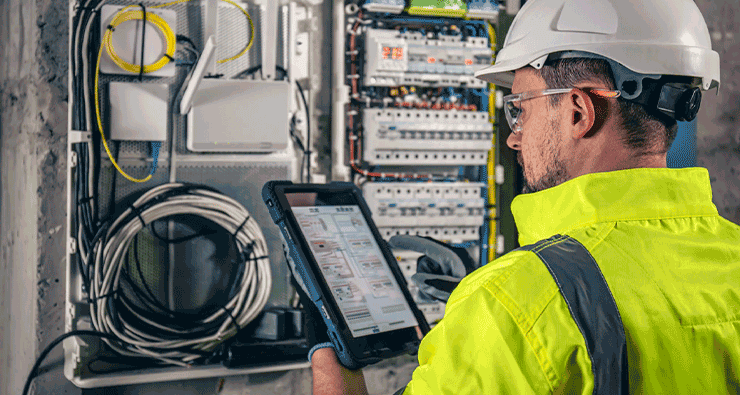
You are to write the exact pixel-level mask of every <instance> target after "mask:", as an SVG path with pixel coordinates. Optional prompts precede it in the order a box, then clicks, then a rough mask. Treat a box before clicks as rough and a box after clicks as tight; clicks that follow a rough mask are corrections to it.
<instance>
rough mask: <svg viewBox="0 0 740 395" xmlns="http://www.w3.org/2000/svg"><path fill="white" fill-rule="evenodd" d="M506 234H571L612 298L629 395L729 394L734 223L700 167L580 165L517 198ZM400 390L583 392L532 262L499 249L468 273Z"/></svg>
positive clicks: (572, 333) (573, 350) (738, 303)
mask: <svg viewBox="0 0 740 395" xmlns="http://www.w3.org/2000/svg"><path fill="white" fill-rule="evenodd" d="M512 211H513V213H514V216H515V220H516V223H517V226H518V229H519V234H520V244H521V245H527V244H532V243H535V242H537V241H538V240H542V239H546V238H549V237H550V236H552V235H555V234H558V233H559V234H564V235H567V236H570V237H572V238H574V239H576V240H577V241H578V242H580V243H581V244H583V245H584V246H585V247H586V249H587V250H588V251H589V252H590V253H591V255H592V256H593V257H594V259H595V261H596V262H597V264H598V266H599V268H600V269H601V272H602V273H603V275H604V279H605V280H606V283H607V284H608V287H609V289H610V290H611V293H612V295H613V296H614V300H615V301H616V304H617V307H618V309H619V313H620V314H621V318H622V321H623V325H624V330H625V333H626V344H627V357H628V358H627V359H628V365H629V368H628V371H629V388H630V393H633V394H740V226H737V225H735V224H733V223H731V222H729V221H727V220H725V219H724V218H722V217H720V216H719V214H718V213H717V208H716V207H715V206H714V204H713V203H712V192H711V186H710V183H709V174H708V172H707V170H706V169H702V168H691V169H648V168H642V169H629V170H621V171H615V172H608V173H594V174H588V175H584V176H581V177H578V178H575V179H573V180H570V181H568V182H565V183H563V184H561V185H559V186H557V187H554V188H550V189H547V190H545V191H541V192H538V193H534V194H528V195H521V196H518V197H517V198H516V199H515V200H514V202H513V204H512ZM419 364H420V366H419V367H418V368H417V369H416V370H415V371H414V373H413V378H412V380H411V382H410V383H409V385H408V386H407V387H406V391H405V392H404V393H405V394H500V393H504V394H550V393H558V394H560V393H562V394H592V392H593V388H594V377H593V374H592V369H591V367H592V366H591V360H590V358H589V355H588V352H587V348H586V343H585V340H584V338H583V335H582V334H581V332H580V331H579V328H578V327H577V325H576V323H575V322H574V319H573V317H572V315H571V313H570V312H569V310H568V306H567V305H566V302H565V300H564V298H563V296H562V295H561V293H560V292H559V288H558V286H557V285H556V283H555V281H554V280H553V278H552V276H551V274H550V272H549V271H548V269H547V267H546V266H545V265H544V264H543V262H542V261H541V260H540V259H539V258H538V257H537V256H536V255H535V254H534V253H532V252H530V251H515V252H512V253H509V254H507V255H505V256H503V257H501V258H499V259H496V260H495V261H493V262H491V263H489V264H488V265H486V266H483V267H482V268H480V269H478V270H476V271H475V272H473V273H471V274H470V275H468V276H467V277H466V278H465V279H464V280H463V281H462V282H461V283H460V285H459V286H458V287H457V289H455V291H454V292H453V293H452V296H451V297H450V299H449V302H448V303H447V307H446V311H445V316H444V319H442V321H441V322H440V323H439V324H437V326H436V327H435V328H433V329H432V331H431V332H429V334H427V336H426V337H425V338H424V340H423V341H422V343H421V347H420V349H419Z"/></svg>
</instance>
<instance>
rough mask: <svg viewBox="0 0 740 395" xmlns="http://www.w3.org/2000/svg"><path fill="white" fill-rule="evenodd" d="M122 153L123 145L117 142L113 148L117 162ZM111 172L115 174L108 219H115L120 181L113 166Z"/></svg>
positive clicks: (109, 197)
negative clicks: (117, 187) (117, 186)
mask: <svg viewBox="0 0 740 395" xmlns="http://www.w3.org/2000/svg"><path fill="white" fill-rule="evenodd" d="M111 143H113V140H111ZM120 153H121V143H120V142H116V143H115V144H114V146H113V159H115V161H116V162H118V155H119V154H120ZM110 170H111V172H113V176H111V190H110V196H108V218H111V219H112V218H113V214H114V213H115V211H116V181H117V179H118V172H117V171H116V168H115V167H113V166H111V168H110Z"/></svg>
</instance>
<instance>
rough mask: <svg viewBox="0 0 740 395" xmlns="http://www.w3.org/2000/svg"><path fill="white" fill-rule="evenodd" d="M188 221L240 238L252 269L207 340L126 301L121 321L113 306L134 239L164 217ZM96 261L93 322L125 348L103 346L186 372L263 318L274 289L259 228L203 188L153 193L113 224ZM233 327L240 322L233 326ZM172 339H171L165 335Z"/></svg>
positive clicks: (215, 318) (233, 204)
mask: <svg viewBox="0 0 740 395" xmlns="http://www.w3.org/2000/svg"><path fill="white" fill-rule="evenodd" d="M180 214H189V215H196V216H200V217H203V218H206V219H208V220H210V221H212V222H214V223H216V224H217V225H219V226H221V227H223V228H224V229H225V230H226V231H227V232H229V233H230V234H232V235H234V237H235V239H236V241H237V244H238V245H239V246H241V247H242V248H245V249H246V250H248V255H249V256H248V258H249V259H246V261H245V263H244V264H245V265H246V267H245V268H244V274H243V276H242V278H241V282H240V288H239V291H238V292H237V293H236V294H235V295H234V296H233V298H231V299H230V300H229V302H228V303H227V304H226V305H225V306H223V308H221V309H220V310H218V311H216V312H215V313H213V314H211V315H210V316H208V317H206V318H204V319H203V320H202V321H201V322H202V323H203V324H214V323H219V322H220V323H221V324H220V325H217V327H214V330H212V331H209V332H208V333H202V331H201V332H198V333H197V334H198V336H194V334H193V332H192V331H188V330H186V329H178V328H174V327H172V325H168V324H169V323H168V322H167V320H162V321H161V322H159V321H156V320H153V319H152V318H151V317H145V316H143V315H142V314H140V313H139V312H137V310H136V308H134V307H133V306H131V305H130V304H129V303H128V302H126V301H125V300H122V299H120V298H119V300H118V301H119V302H121V303H120V304H119V305H118V306H119V307H118V308H122V309H124V310H126V314H125V315H119V314H117V313H116V311H114V310H115V308H114V307H113V306H114V304H113V303H111V298H112V297H113V295H115V294H116V293H118V292H119V291H120V284H119V281H120V280H121V271H122V268H123V266H124V264H123V263H124V262H125V259H126V256H127V255H128V251H129V247H131V245H132V242H133V240H134V237H135V236H136V234H137V233H138V232H139V231H141V230H142V229H143V227H144V226H145V225H146V224H150V223H152V222H153V221H156V220H158V219H162V218H165V217H169V216H173V215H180ZM93 252H94V255H95V256H94V259H92V261H93V262H92V264H93V267H92V269H91V273H90V276H91V277H90V301H91V303H90V315H91V318H92V324H93V327H94V328H95V330H97V331H100V332H103V333H110V334H112V335H115V336H117V337H118V338H119V339H120V340H121V341H122V342H123V343H124V344H125V346H123V347H122V346H120V345H119V344H118V343H117V342H111V341H109V340H107V339H106V340H104V341H105V342H106V343H108V345H109V346H110V347H111V348H112V349H114V350H115V351H117V352H118V353H120V354H122V355H125V356H133V357H141V356H146V357H150V358H155V359H157V360H159V361H161V362H164V363H168V364H175V365H180V366H188V365H189V364H190V363H192V362H193V361H194V360H196V359H198V358H200V357H203V356H204V354H205V353H207V352H210V351H212V350H213V349H214V348H215V347H216V346H217V345H219V344H220V343H221V342H223V341H224V340H226V339H228V338H230V337H232V336H234V335H235V334H236V332H237V330H238V329H240V328H243V327H244V326H245V325H247V324H248V323H249V322H250V321H252V320H254V319H255V317H257V315H258V314H259V313H260V312H261V311H262V309H263V308H264V306H265V303H266V302H267V299H268V297H269V294H270V290H271V288H272V274H271V271H270V263H269V259H268V257H267V255H268V249H267V244H266V242H265V238H264V235H263V234H262V231H261V230H260V227H259V225H258V224H257V222H256V221H255V220H254V218H252V217H251V216H250V215H249V212H247V210H246V209H245V208H244V207H243V206H242V205H241V204H239V203H238V202H237V201H235V200H234V199H232V198H230V197H228V196H225V195H222V194H220V193H218V192H215V191H213V190H210V189H206V188H205V187H198V186H189V185H185V184H180V183H170V184H164V185H160V186H158V187H155V188H153V189H151V190H149V191H148V192H146V193H145V194H143V195H142V196H141V197H140V198H138V199H137V200H136V201H135V202H134V203H133V204H132V206H131V207H129V208H128V209H127V210H126V211H125V212H124V213H123V214H121V215H120V216H118V218H117V219H116V220H115V221H114V222H113V224H112V225H111V227H110V228H109V231H108V233H107V237H106V238H105V239H102V240H101V242H99V243H97V244H96V245H95V246H93ZM127 317H134V318H135V319H136V320H137V321H138V322H139V323H141V322H144V323H146V326H148V327H150V328H153V330H151V331H146V330H143V329H142V325H135V324H134V323H133V322H131V321H130V320H129V318H127ZM234 321H235V322H234ZM163 333H165V334H168V335H169V336H167V338H165V337H164V336H162V334H163ZM180 335H182V336H180Z"/></svg>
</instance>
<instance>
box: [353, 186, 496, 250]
mask: <svg viewBox="0 0 740 395" xmlns="http://www.w3.org/2000/svg"><path fill="white" fill-rule="evenodd" d="M483 188H485V184H483V183H478V182H369V183H366V184H365V185H364V186H363V195H364V197H365V200H366V201H367V204H368V206H369V207H370V210H371V211H372V212H373V220H374V221H375V224H376V225H377V226H378V230H379V231H380V234H381V235H382V236H383V237H386V238H390V237H392V236H395V235H397V234H408V235H418V236H429V237H433V238H435V239H439V240H449V241H453V242H462V241H466V240H477V239H478V238H479V237H480V236H479V228H480V227H481V226H482V225H483V221H484V216H485V199H483V197H481V191H482V189H483Z"/></svg>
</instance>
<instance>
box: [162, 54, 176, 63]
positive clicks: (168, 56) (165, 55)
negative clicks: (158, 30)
mask: <svg viewBox="0 0 740 395" xmlns="http://www.w3.org/2000/svg"><path fill="white" fill-rule="evenodd" d="M162 56H164V57H165V58H167V59H169V60H170V62H171V61H173V60H175V58H173V57H172V56H170V55H169V54H164V55H162Z"/></svg>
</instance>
